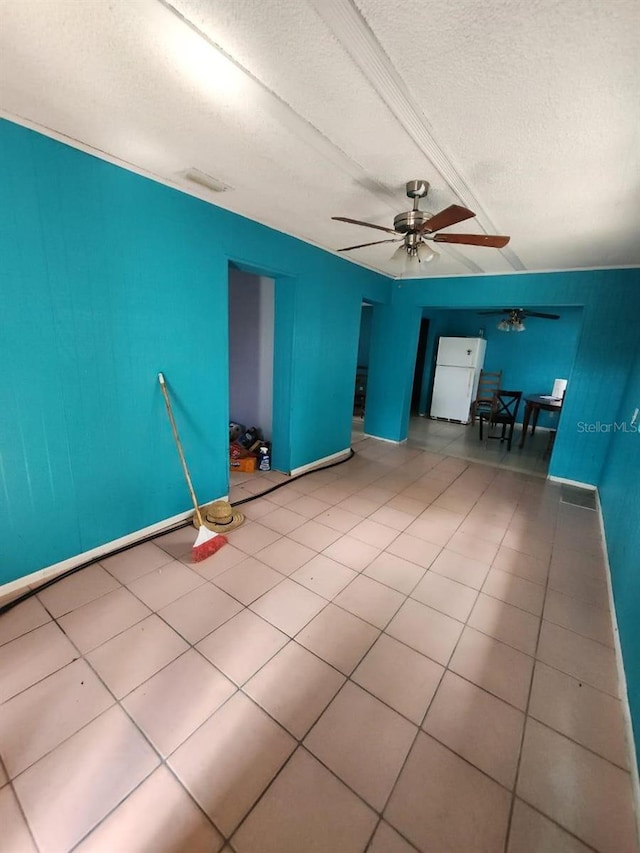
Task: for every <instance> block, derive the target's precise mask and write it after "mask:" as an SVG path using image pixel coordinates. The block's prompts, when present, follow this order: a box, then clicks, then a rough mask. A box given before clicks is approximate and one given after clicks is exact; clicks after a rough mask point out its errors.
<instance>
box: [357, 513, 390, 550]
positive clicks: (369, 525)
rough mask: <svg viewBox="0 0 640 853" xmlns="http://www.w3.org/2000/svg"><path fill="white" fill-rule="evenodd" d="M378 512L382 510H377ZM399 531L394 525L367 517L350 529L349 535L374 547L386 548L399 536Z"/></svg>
mask: <svg viewBox="0 0 640 853" xmlns="http://www.w3.org/2000/svg"><path fill="white" fill-rule="evenodd" d="M377 512H378V513H380V512H382V510H381V509H380V510H377ZM398 533H399V531H398V530H397V529H396V528H394V527H389V526H387V525H386V524H382V523H381V522H380V521H377V520H374V518H373V516H372V517H371V518H365V519H364V521H361V522H360V523H359V524H356V526H355V527H354V528H352V529H351V530H350V531H349V536H353V538H354V539H359V540H360V541H361V542H366V543H367V544H368V545H373V546H374V548H380V549H382V548H386V547H387V546H388V545H390V544H391V543H392V542H393V540H394V539H395V538H396V537H397V535H398Z"/></svg>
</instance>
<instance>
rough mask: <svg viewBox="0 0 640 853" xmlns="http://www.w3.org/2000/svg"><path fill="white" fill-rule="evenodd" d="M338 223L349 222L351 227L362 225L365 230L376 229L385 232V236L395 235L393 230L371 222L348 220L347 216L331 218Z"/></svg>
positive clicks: (395, 232)
mask: <svg viewBox="0 0 640 853" xmlns="http://www.w3.org/2000/svg"><path fill="white" fill-rule="evenodd" d="M331 218H332V219H335V220H337V221H338V222H350V223H351V224H352V225H364V226H365V228H377V229H378V231H386V232H387V234H397V233H398V232H397V231H394V229H393V228H385V226H384V225H374V224H373V223H372V222H361V221H360V220H359V219H349V217H348V216H332V217H331Z"/></svg>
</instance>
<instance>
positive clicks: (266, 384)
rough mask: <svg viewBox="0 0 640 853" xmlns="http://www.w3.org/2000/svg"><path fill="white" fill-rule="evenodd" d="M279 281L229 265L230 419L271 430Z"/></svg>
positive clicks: (269, 435)
mask: <svg viewBox="0 0 640 853" xmlns="http://www.w3.org/2000/svg"><path fill="white" fill-rule="evenodd" d="M274 330H275V282H274V280H273V279H272V278H269V277H267V276H262V275H254V274H252V273H249V272H245V271H244V270H240V269H238V268H237V267H234V266H231V265H230V266H229V419H230V421H233V422H235V423H238V424H241V425H242V426H243V427H245V428H246V429H249V428H251V427H255V428H256V429H257V430H259V434H260V435H261V437H262V438H263V439H264V440H265V441H271V438H272V432H273V377H274V370H273V354H274Z"/></svg>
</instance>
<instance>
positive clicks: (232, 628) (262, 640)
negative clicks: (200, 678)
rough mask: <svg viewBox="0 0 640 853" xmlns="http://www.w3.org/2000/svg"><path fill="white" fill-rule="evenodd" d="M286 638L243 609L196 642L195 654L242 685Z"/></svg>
mask: <svg viewBox="0 0 640 853" xmlns="http://www.w3.org/2000/svg"><path fill="white" fill-rule="evenodd" d="M288 640H289V638H288V637H287V635H286V634H283V633H282V632H281V631H278V629H277V628H274V627H273V625H270V624H269V623H268V622H265V621H264V619H261V618H260V617H259V616H256V614H255V613H252V612H251V611H250V610H243V611H242V612H241V613H238V615H237V616H234V617H233V618H232V619H230V620H229V621H228V622H226V623H225V624H224V625H222V626H221V627H220V628H217V629H216V630H215V631H214V632H213V633H212V634H209V636H208V637H205V639H204V640H202V641H201V642H200V643H198V646H197V648H198V651H200V652H201V653H202V654H203V655H204V656H205V657H206V658H208V659H209V660H210V661H211V662H212V663H213V664H215V666H217V667H218V669H220V670H222V672H224V674H225V675H227V676H228V677H229V678H231V679H232V680H233V681H234V682H235V683H236V684H244V682H245V681H246V680H247V679H248V678H251V676H252V675H254V674H255V673H256V672H257V671H258V670H259V669H260V667H261V666H263V664H265V663H266V662H267V661H268V660H269V659H270V658H271V657H273V655H275V653H276V652H278V651H279V650H280V649H281V648H282V647H283V646H284V645H285V644H286V643H287V642H288Z"/></svg>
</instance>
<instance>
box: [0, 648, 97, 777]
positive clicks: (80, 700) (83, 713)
mask: <svg viewBox="0 0 640 853" xmlns="http://www.w3.org/2000/svg"><path fill="white" fill-rule="evenodd" d="M110 705H113V698H112V696H111V694H110V693H109V691H108V690H107V689H106V688H105V687H104V686H103V684H102V683H101V682H100V680H99V679H98V678H97V677H96V676H95V674H94V673H93V672H92V670H91V669H90V667H89V666H88V665H87V664H86V663H85V662H84V661H83V660H76V661H74V662H73V663H70V664H68V665H67V666H65V667H63V668H62V669H59V670H58V671H57V672H54V673H53V674H52V675H49V676H48V677H47V678H44V679H43V680H42V681H39V682H38V683H37V684H34V685H33V687H30V688H29V689H28V690H24V691H23V692H22V693H20V694H18V695H17V696H14V697H13V699H10V700H9V701H8V702H5V703H4V704H3V705H0V753H1V754H2V760H3V761H4V765H5V767H6V769H7V772H8V773H9V776H10V777H11V778H14V777H15V776H17V775H18V773H21V772H22V771H23V770H26V768H27V767H29V766H30V765H31V764H33V763H34V762H35V761H37V760H38V759H39V758H42V756H43V755H45V754H46V753H47V752H50V751H51V750H52V749H54V748H55V747H56V746H58V744H60V743H62V741H63V740H66V739H67V738H68V737H71V735H73V734H75V733H76V732H77V731H78V729H80V728H82V726H84V725H86V724H87V723H88V722H90V721H91V720H93V719H95V718H96V717H98V716H99V715H100V714H101V713H102V712H103V711H106V709H107V708H108V707H109V706H110Z"/></svg>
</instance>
